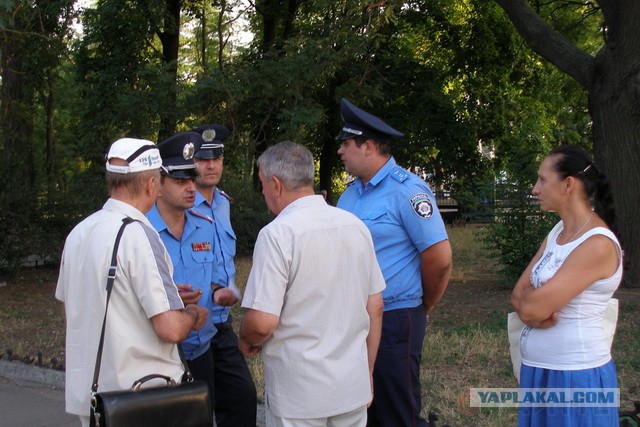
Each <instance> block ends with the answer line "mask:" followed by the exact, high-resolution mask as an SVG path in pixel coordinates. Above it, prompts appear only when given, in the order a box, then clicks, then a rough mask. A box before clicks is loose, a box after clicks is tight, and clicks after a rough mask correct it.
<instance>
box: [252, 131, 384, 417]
mask: <svg viewBox="0 0 640 427" xmlns="http://www.w3.org/2000/svg"><path fill="white" fill-rule="evenodd" d="M258 167H259V176H260V182H261V183H262V194H263V195H264V198H265V201H266V203H267V206H268V208H269V210H270V211H271V212H273V213H274V214H276V215H277V218H276V219H275V220H273V221H272V222H271V223H270V224H268V225H267V226H266V227H264V228H263V229H262V230H261V231H260V234H259V235H258V239H257V242H256V246H255V249H254V254H253V267H252V269H251V273H250V274H249V280H248V282H247V287H246V289H245V295H244V299H243V301H242V306H243V307H245V308H247V309H249V310H248V312H247V313H246V314H245V317H244V319H243V322H242V326H241V327H240V349H241V350H242V351H243V353H244V354H245V355H247V356H252V355H255V354H257V353H258V352H259V351H261V350H262V348H263V347H264V353H263V360H264V372H265V374H264V375H265V403H266V421H267V425H268V426H310V425H314V426H317V425H332V426H364V425H365V424H366V419H367V412H366V408H367V405H368V404H369V403H370V402H371V399H372V389H371V381H372V372H373V366H374V362H375V356H376V353H377V349H378V343H379V340H380V331H381V324H382V310H383V303H382V295H381V292H382V290H383V289H384V287H385V284H384V278H383V277H382V273H381V271H380V267H379V266H378V263H377V261H376V256H375V252H374V249H373V242H372V240H371V234H370V233H369V231H368V230H367V228H366V227H365V225H364V224H363V223H362V222H361V221H360V220H359V219H358V218H356V217H355V216H354V215H352V214H351V213H349V212H346V211H343V210H341V209H337V208H335V207H332V206H329V205H327V203H326V202H325V200H324V198H323V197H322V196H318V195H315V194H314V191H313V178H314V161H313V156H312V155H311V153H310V152H309V150H307V149H306V148H304V147H302V146H301V145H298V144H295V143H293V142H282V143H279V144H277V145H275V146H273V147H270V148H269V149H268V150H267V151H265V152H264V153H263V154H262V155H261V156H260V158H259V159H258Z"/></svg>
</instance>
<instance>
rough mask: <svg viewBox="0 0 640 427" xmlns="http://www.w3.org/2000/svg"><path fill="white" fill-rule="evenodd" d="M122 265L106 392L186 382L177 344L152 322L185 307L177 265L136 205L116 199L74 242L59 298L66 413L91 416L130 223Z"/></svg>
mask: <svg viewBox="0 0 640 427" xmlns="http://www.w3.org/2000/svg"><path fill="white" fill-rule="evenodd" d="M126 216H129V217H131V218H133V219H135V220H137V221H136V222H133V223H131V224H129V225H127V227H126V229H125V230H124V234H123V235H122V240H121V241H120V246H119V248H118V256H117V258H118V268H117V273H116V279H115V282H114V285H113V291H112V293H111V301H110V302H109V312H108V314H107V325H106V331H105V341H104V350H103V353H102V365H101V369H100V377H99V380H98V384H99V387H98V391H109V390H118V389H127V388H130V387H131V384H132V383H133V382H134V381H135V380H137V379H139V378H141V377H143V376H145V375H148V374H154V373H155V374H163V375H168V376H171V377H173V378H175V379H176V380H178V381H179V380H180V377H181V376H182V373H183V367H182V363H181V362H180V356H179V355H178V351H177V347H176V345H175V344H170V343H168V342H166V341H163V340H162V339H160V338H159V337H158V336H157V335H156V332H155V330H154V329H153V324H152V322H151V320H149V319H150V318H151V317H153V316H155V315H157V314H160V313H162V312H165V311H167V310H171V309H179V308H182V307H183V304H182V301H181V300H180V297H179V296H178V291H177V289H176V287H175V284H174V282H173V280H172V267H171V260H170V258H169V255H168V254H167V252H166V250H165V248H164V246H163V244H162V242H161V240H160V238H159V236H158V233H156V231H155V230H154V229H153V227H151V224H149V221H148V220H147V218H146V217H145V216H144V215H143V214H142V212H140V211H139V210H137V209H135V208H134V207H133V206H131V205H129V204H127V203H124V202H121V201H118V200H115V199H109V200H108V201H107V202H106V203H105V205H104V206H103V208H102V210H100V211H98V212H96V213H94V214H93V215H91V216H89V217H88V218H86V219H85V220H84V221H82V222H81V223H80V224H78V225H77V226H76V227H75V228H74V229H73V230H72V231H71V233H70V234H69V236H68V237H67V240H66V243H65V247H64V252H63V254H62V261H61V264H60V276H59V278H58V285H57V288H56V298H57V299H59V300H60V301H62V302H64V304H65V312H66V324H67V326H66V387H65V394H66V409H67V412H69V413H72V414H77V415H80V416H88V415H89V399H90V391H91V381H92V380H93V371H94V367H95V362H96V354H97V350H98V341H99V339H100V330H101V327H102V319H103V316H104V311H105V304H106V298H107V291H106V283H107V272H108V268H109V265H110V263H111V255H112V252H113V246H114V243H115V238H116V234H117V232H118V229H119V228H120V226H121V225H122V219H123V218H124V217H126Z"/></svg>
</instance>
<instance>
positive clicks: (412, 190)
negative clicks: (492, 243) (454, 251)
mask: <svg viewBox="0 0 640 427" xmlns="http://www.w3.org/2000/svg"><path fill="white" fill-rule="evenodd" d="M340 111H341V114H342V118H343V120H344V127H343V128H342V131H341V132H340V134H339V135H338V136H337V137H336V139H337V140H339V141H341V144H340V148H339V150H338V155H339V156H340V157H341V158H342V161H343V163H344V165H345V169H346V171H347V172H348V173H349V174H351V175H353V176H355V177H356V179H355V180H354V181H353V182H351V183H350V184H349V186H348V187H347V189H346V190H345V192H344V193H343V194H342V196H341V197H340V199H339V200H338V207H339V208H342V209H345V210H348V211H350V212H352V213H353V214H355V215H356V216H357V217H359V218H360V219H361V220H362V221H363V222H364V223H365V224H366V225H367V227H368V228H369V230H370V231H371V235H372V237H373V243H374V246H375V250H376V256H377V259H378V263H379V264H380V268H381V270H382V274H383V275H384V278H385V281H386V284H387V288H386V289H385V290H384V291H383V292H382V296H383V299H384V315H383V318H382V322H383V324H382V337H381V341H380V347H379V350H378V357H377V359H376V363H375V367H374V371H373V381H374V395H373V404H372V405H371V407H370V408H369V414H368V421H367V425H369V426H378V425H382V426H427V423H426V421H425V420H424V418H422V417H421V416H420V411H421V409H422V408H421V406H422V404H421V390H420V360H421V356H422V344H423V340H424V334H425V331H426V323H427V319H428V316H429V313H430V312H431V310H432V309H433V307H434V306H435V304H436V303H437V302H438V300H440V298H441V297H442V295H443V293H444V291H445V289H446V287H447V284H448V282H449V275H450V273H451V246H450V245H449V240H448V237H447V232H446V230H445V226H444V222H443V221H442V217H441V216H440V212H439V211H438V208H437V206H436V202H435V198H434V196H433V193H432V191H431V189H430V188H429V186H428V185H427V184H426V183H425V182H424V181H423V180H422V179H420V178H418V177H417V176H416V175H414V174H412V173H410V172H408V171H406V170H405V169H403V168H401V167H400V166H398V165H397V164H396V162H395V159H394V158H393V157H392V156H391V147H390V141H391V139H392V138H393V137H400V136H403V134H402V133H401V132H399V131H397V130H396V129H394V128H392V127H391V126H389V125H388V124H386V123H385V122H384V121H382V120H381V119H379V118H378V117H376V116H374V115H372V114H370V113H368V112H366V111H364V110H362V109H360V108H358V107H356V106H355V105H353V104H352V103H351V102H349V101H348V100H346V99H344V98H343V99H342V100H341V103H340ZM407 369H410V375H407Z"/></svg>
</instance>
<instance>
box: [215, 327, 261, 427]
mask: <svg viewBox="0 0 640 427" xmlns="http://www.w3.org/2000/svg"><path fill="white" fill-rule="evenodd" d="M216 328H218V332H217V333H216V335H215V336H214V337H213V340H211V354H212V357H213V360H214V364H213V369H214V371H215V395H216V403H215V406H214V408H215V413H216V422H217V424H218V427H244V426H246V427H255V425H256V404H257V397H256V387H255V385H254V383H253V378H252V377H251V373H250V372H249V367H248V366H247V361H246V360H245V358H244V355H243V354H242V352H241V351H240V349H239V348H238V336H237V335H236V334H235V332H234V331H233V326H232V319H231V316H229V319H227V321H226V322H223V323H216Z"/></svg>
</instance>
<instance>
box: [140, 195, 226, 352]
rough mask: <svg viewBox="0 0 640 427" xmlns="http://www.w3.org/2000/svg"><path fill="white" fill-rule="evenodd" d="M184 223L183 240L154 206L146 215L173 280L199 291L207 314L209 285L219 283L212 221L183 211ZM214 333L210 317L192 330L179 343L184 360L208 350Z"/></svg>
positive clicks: (209, 304)
mask: <svg viewBox="0 0 640 427" xmlns="http://www.w3.org/2000/svg"><path fill="white" fill-rule="evenodd" d="M185 217H186V222H185V224H184V230H183V232H182V239H181V240H178V239H176V238H175V237H174V236H173V234H171V232H170V231H169V229H168V228H167V224H166V223H165V222H164V220H163V219H162V217H161V216H160V213H159V212H158V209H157V208H156V206H155V205H154V206H153V208H152V209H151V210H150V211H149V213H147V218H149V222H151V225H153V228H155V229H156V231H157V232H158V234H159V235H160V238H161V239H162V242H163V243H164V246H165V247H166V248H167V252H168V253H169V256H170V257H171V263H172V264H173V281H174V282H175V283H177V284H187V283H188V284H190V285H192V286H193V289H194V290H195V289H200V290H201V291H202V296H201V297H200V300H199V301H198V305H200V306H202V307H205V308H206V309H207V310H208V311H209V313H211V309H212V306H213V303H212V302H211V283H217V282H218V273H217V271H216V270H215V269H214V268H213V260H214V251H213V248H214V246H215V244H214V242H213V239H212V236H213V222H212V221H211V220H210V219H209V220H207V219H206V218H201V217H198V216H196V215H193V214H192V213H190V212H189V211H186V212H185ZM216 332H217V328H216V327H215V325H214V321H213V319H211V316H209V318H208V319H207V323H206V324H205V326H204V327H203V328H202V329H200V330H199V331H191V332H189V335H187V338H185V340H184V341H183V342H182V349H183V351H184V356H185V358H187V360H193V359H195V358H196V357H198V356H201V355H202V354H203V353H204V352H205V351H207V350H208V349H209V345H210V343H211V339H212V338H213V337H214V335H215V334H216Z"/></svg>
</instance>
